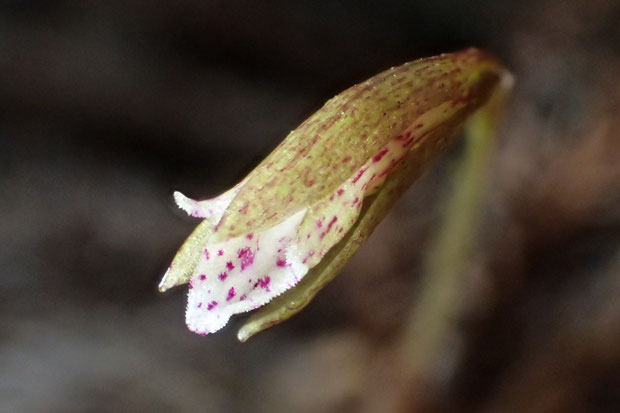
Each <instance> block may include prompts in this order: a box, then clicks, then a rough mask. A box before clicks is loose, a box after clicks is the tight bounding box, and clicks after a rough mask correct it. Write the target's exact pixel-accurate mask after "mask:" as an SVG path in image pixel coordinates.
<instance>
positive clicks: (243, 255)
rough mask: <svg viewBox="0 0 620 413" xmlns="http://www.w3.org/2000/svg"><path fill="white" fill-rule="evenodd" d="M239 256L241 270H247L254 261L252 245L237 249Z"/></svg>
mask: <svg viewBox="0 0 620 413" xmlns="http://www.w3.org/2000/svg"><path fill="white" fill-rule="evenodd" d="M237 257H238V258H239V259H240V261H241V271H243V270H245V269H246V267H249V266H250V265H252V264H253V263H254V252H253V251H252V250H251V249H250V247H245V248H241V249H240V250H239V251H237Z"/></svg>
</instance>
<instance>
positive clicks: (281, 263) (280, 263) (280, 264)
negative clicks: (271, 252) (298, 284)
mask: <svg viewBox="0 0 620 413" xmlns="http://www.w3.org/2000/svg"><path fill="white" fill-rule="evenodd" d="M276 265H277V266H278V267H286V260H285V259H283V258H278V259H277V261H276Z"/></svg>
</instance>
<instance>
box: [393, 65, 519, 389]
mask: <svg viewBox="0 0 620 413" xmlns="http://www.w3.org/2000/svg"><path fill="white" fill-rule="evenodd" d="M511 83H512V81H511V77H510V75H506V77H505V79H503V82H502V85H501V87H500V88H498V90H497V91H496V92H495V94H494V95H493V96H492V98H491V99H490V100H489V101H488V102H487V104H486V105H485V106H484V107H483V108H481V109H480V110H479V111H478V112H477V113H476V114H474V115H473V116H472V118H471V119H470V120H469V121H468V123H467V124H466V128H465V134H466V144H465V152H464V154H463V158H462V160H461V162H460V164H459V165H458V167H457V170H456V172H455V174H454V181H453V186H452V190H451V193H450V194H449V196H448V197H447V199H446V201H445V204H444V212H443V222H442V223H441V226H440V228H439V231H438V235H437V238H436V239H435V241H434V242H433V244H432V245H431V248H430V253H429V255H428V258H427V261H426V265H425V272H424V275H423V277H422V281H421V290H420V295H419V298H418V299H417V300H416V303H415V305H414V306H413V308H412V312H411V316H410V319H409V321H408V323H407V325H406V328H405V331H404V334H403V336H402V342H401V343H400V344H401V348H400V358H399V361H400V369H401V374H403V375H404V376H403V377H401V379H403V380H405V382H404V384H405V385H404V387H403V388H408V387H409V386H408V385H407V384H410V383H414V382H418V380H419V379H421V380H422V381H428V380H429V379H432V376H433V372H436V371H437V366H438V364H439V363H441V362H442V357H445V356H446V355H448V351H449V350H450V349H452V348H454V345H455V344H458V343H455V340H456V339H457V337H456V335H457V332H456V328H457V326H456V323H458V318H459V315H460V313H461V310H462V308H463V300H462V291H463V290H464V289H465V286H466V284H467V283H468V282H470V281H469V280H468V278H467V267H468V263H469V259H470V257H471V254H472V249H473V246H474V244H475V238H476V234H477V229H478V223H479V218H480V215H481V209H482V204H483V202H484V194H485V186H486V183H487V171H488V165H489V161H490V159H491V158H492V157H493V153H494V151H495V147H496V142H497V139H496V135H497V129H498V125H499V123H500V118H501V113H502V112H503V110H502V109H503V106H504V103H505V101H506V97H507V94H508V93H509V90H510V86H511ZM409 390H410V389H409Z"/></svg>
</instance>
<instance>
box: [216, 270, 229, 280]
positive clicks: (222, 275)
mask: <svg viewBox="0 0 620 413" xmlns="http://www.w3.org/2000/svg"><path fill="white" fill-rule="evenodd" d="M226 277H228V273H227V272H222V273H220V275H218V276H217V278H219V279H220V281H224V280H225V279H226Z"/></svg>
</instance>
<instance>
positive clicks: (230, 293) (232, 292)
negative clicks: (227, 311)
mask: <svg viewBox="0 0 620 413" xmlns="http://www.w3.org/2000/svg"><path fill="white" fill-rule="evenodd" d="M235 295H237V293H236V292H235V287H230V290H228V295H227V296H226V301H230V300H232V299H233V298H234V297H235Z"/></svg>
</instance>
